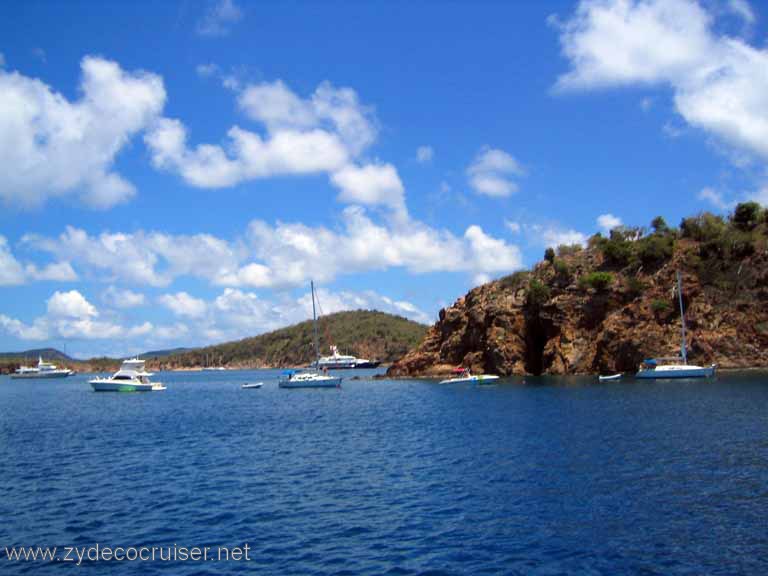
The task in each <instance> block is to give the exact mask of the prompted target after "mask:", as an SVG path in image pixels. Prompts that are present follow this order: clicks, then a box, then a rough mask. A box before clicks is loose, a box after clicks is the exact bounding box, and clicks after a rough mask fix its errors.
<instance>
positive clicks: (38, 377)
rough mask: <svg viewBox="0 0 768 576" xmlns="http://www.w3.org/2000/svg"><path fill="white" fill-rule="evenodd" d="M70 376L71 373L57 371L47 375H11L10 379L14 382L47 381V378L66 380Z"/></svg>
mask: <svg viewBox="0 0 768 576" xmlns="http://www.w3.org/2000/svg"><path fill="white" fill-rule="evenodd" d="M71 375H72V372H69V371H61V372H59V371H57V372H49V373H47V374H11V378H13V379H14V380H47V379H49V378H66V377H67V376H71Z"/></svg>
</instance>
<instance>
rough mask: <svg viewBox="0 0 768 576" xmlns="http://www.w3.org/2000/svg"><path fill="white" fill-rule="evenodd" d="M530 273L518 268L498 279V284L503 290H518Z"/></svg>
mask: <svg viewBox="0 0 768 576" xmlns="http://www.w3.org/2000/svg"><path fill="white" fill-rule="evenodd" d="M530 275H531V273H530V272H529V271H528V270H518V271H517V272H513V273H512V274H510V275H509V276H504V277H503V278H500V279H499V285H501V287H502V288H504V289H505V290H519V289H520V288H522V287H523V285H524V284H525V283H526V282H527V281H528V278H529V277H530Z"/></svg>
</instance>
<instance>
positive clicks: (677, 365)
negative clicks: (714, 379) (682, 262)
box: [635, 270, 717, 379]
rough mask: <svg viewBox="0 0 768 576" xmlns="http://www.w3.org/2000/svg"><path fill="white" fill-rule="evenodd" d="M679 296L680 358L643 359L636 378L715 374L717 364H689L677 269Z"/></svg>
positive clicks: (707, 376) (680, 283)
mask: <svg viewBox="0 0 768 576" xmlns="http://www.w3.org/2000/svg"><path fill="white" fill-rule="evenodd" d="M677 297H678V301H679V303H680V326H681V330H682V340H681V344H680V357H679V358H648V359H646V360H643V363H642V364H641V365H640V368H639V369H638V371H637V374H635V378H655V379H658V378H709V377H711V376H714V375H715V369H716V368H717V365H716V364H711V365H710V366H706V367H704V366H694V365H692V364H688V354H687V351H686V347H685V309H684V308H683V288H682V281H681V280H680V271H679V270H678V271H677Z"/></svg>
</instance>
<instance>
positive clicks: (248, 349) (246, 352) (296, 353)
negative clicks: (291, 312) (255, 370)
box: [154, 310, 427, 369]
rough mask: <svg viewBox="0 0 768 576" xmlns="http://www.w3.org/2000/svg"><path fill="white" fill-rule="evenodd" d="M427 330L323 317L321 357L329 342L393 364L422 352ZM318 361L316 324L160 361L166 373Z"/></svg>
mask: <svg viewBox="0 0 768 576" xmlns="http://www.w3.org/2000/svg"><path fill="white" fill-rule="evenodd" d="M426 330H427V327H426V326H424V325H422V324H418V323H416V322H413V321H411V320H407V319H406V318H402V317H400V316H393V315H391V314H385V313H384V312H377V311H367V310H357V311H351V312H338V313H336V314H329V315H328V316H323V317H321V318H320V320H319V321H318V332H319V336H320V345H321V354H328V353H329V349H328V345H329V339H330V342H331V343H333V344H336V345H337V346H338V347H339V350H340V352H341V353H343V354H354V355H355V356H359V357H362V358H369V359H376V360H380V361H382V362H392V361H393V360H395V359H397V358H400V357H401V356H402V355H403V354H405V353H406V352H407V351H408V350H410V349H411V348H413V347H414V346H416V345H417V344H418V343H419V342H420V341H421V339H422V338H423V337H424V334H425V332H426ZM313 359H314V352H313V344H312V321H311V320H310V321H306V322H302V323H300V324H296V325H294V326H289V327H287V328H282V329H280V330H276V331H274V332H270V333H268V334H262V335H260V336H255V337H252V338H246V339H244V340H238V341H236V342H227V343H224V344H219V345H216V346H208V347H205V348H198V349H195V350H190V351H186V352H183V353H180V354H171V355H168V356H165V357H163V358H158V359H156V360H155V361H154V364H155V366H156V367H162V368H164V369H173V368H180V367H185V368H195V367H204V366H210V365H216V366H226V367H230V368H240V367H243V368H244V367H290V366H304V365H307V364H309V363H310V362H311V361H312V360H313Z"/></svg>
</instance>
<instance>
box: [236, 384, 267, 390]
mask: <svg viewBox="0 0 768 576" xmlns="http://www.w3.org/2000/svg"><path fill="white" fill-rule="evenodd" d="M263 385H264V382H251V383H249V384H243V385H242V386H240V388H243V389H245V390H253V389H255V388H261V387H262V386H263Z"/></svg>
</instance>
